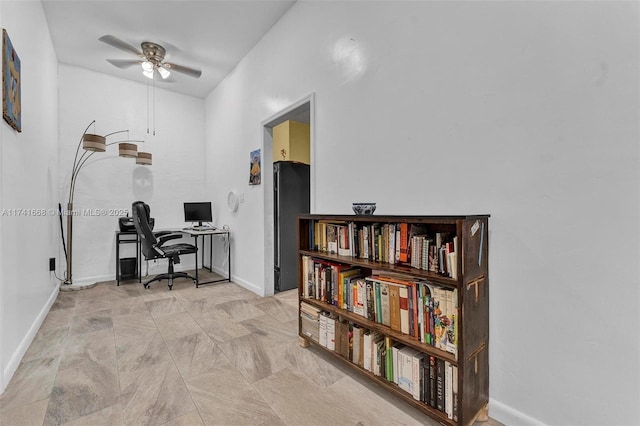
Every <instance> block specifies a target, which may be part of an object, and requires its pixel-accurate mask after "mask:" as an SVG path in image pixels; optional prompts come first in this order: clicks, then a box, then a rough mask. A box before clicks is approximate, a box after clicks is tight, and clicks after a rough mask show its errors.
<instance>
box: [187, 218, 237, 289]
mask: <svg viewBox="0 0 640 426" xmlns="http://www.w3.org/2000/svg"><path fill="white" fill-rule="evenodd" d="M180 232H182V233H183V234H186V235H191V236H193V239H194V240H195V246H196V253H195V257H196V288H197V287H198V286H199V285H200V284H210V283H217V282H222V281H231V235H230V231H229V230H228V229H218V228H214V229H203V230H192V229H181V230H180ZM205 236H209V267H207V266H206V265H205V264H204V250H202V267H203V268H207V269H208V270H209V272H212V271H211V269H212V267H213V237H214V236H218V237H223V238H224V239H225V242H226V243H227V266H228V268H227V278H221V279H217V280H211V281H204V282H200V280H199V279H198V237H202V244H203V245H204V237H205Z"/></svg>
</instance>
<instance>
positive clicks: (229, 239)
mask: <svg viewBox="0 0 640 426" xmlns="http://www.w3.org/2000/svg"><path fill="white" fill-rule="evenodd" d="M227 265H228V266H229V271H228V272H229V275H228V277H229V282H231V235H230V234H228V233H227Z"/></svg>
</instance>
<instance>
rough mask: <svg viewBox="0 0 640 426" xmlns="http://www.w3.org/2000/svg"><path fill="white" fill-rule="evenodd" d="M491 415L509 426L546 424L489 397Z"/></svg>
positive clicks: (539, 425)
mask: <svg viewBox="0 0 640 426" xmlns="http://www.w3.org/2000/svg"><path fill="white" fill-rule="evenodd" d="M489 417H491V418H493V419H496V420H497V421H499V422H500V423H503V424H505V425H507V426H546V425H545V424H544V423H542V422H541V421H540V420H537V419H534V418H533V417H530V416H528V415H526V414H524V413H523V412H521V411H518V410H516V409H514V408H511V407H509V406H508V405H505V404H503V403H501V402H500V401H496V400H495V399H493V398H489Z"/></svg>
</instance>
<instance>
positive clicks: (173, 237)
mask: <svg viewBox="0 0 640 426" xmlns="http://www.w3.org/2000/svg"><path fill="white" fill-rule="evenodd" d="M156 237H157V236H156ZM182 237H183V235H182V234H176V233H169V234H166V235H161V236H160V238H158V244H156V246H157V247H162V245H163V244H164V243H166V242H167V241H170V240H179V239H180V238H182Z"/></svg>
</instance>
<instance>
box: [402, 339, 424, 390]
mask: <svg viewBox="0 0 640 426" xmlns="http://www.w3.org/2000/svg"><path fill="white" fill-rule="evenodd" d="M418 353H419V352H418V350H417V349H414V348H411V347H407V346H405V347H404V348H402V349H401V350H400V351H399V353H398V361H397V366H398V369H397V376H398V387H400V389H402V390H403V391H405V392H407V393H409V394H411V395H413V388H414V386H415V378H414V376H413V356H414V355H417V354H418Z"/></svg>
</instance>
